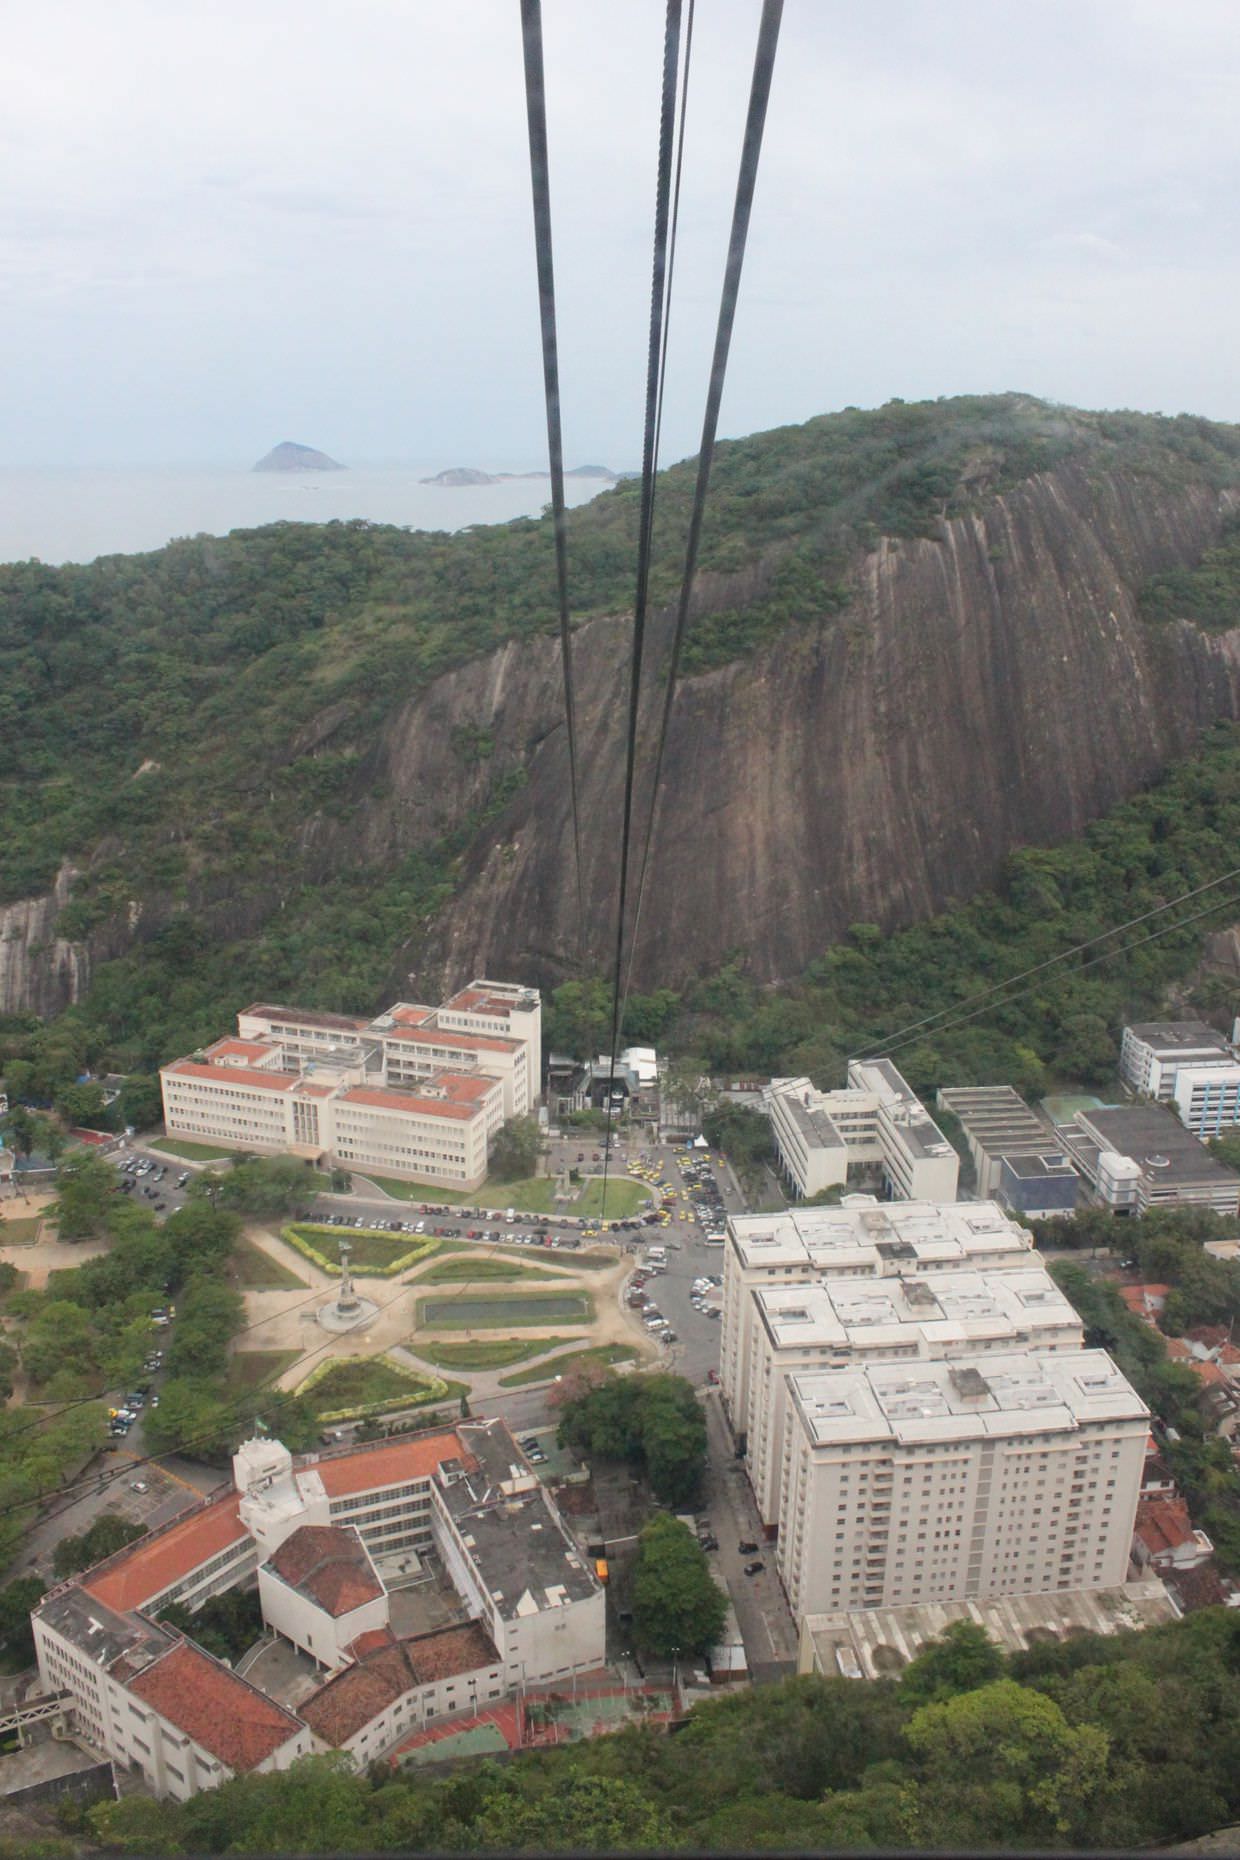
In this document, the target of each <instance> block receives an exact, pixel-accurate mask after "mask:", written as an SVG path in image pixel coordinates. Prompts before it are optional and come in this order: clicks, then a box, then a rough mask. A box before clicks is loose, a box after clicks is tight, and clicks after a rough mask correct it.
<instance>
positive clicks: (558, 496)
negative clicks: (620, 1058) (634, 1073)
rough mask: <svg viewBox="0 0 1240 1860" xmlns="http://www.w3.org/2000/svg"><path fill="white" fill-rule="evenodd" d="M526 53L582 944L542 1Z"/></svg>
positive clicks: (532, 5)
mask: <svg viewBox="0 0 1240 1860" xmlns="http://www.w3.org/2000/svg"><path fill="white" fill-rule="evenodd" d="M521 42H522V46H523V49H524V54H525V110H526V118H527V122H528V125H529V141H530V187H531V191H532V194H533V202H534V250H535V255H536V258H537V262H538V313H539V320H540V322H541V325H542V358H543V399H544V401H545V402H546V408H547V458H548V464H549V468H550V473H551V527H552V533H553V535H554V537H555V578H556V592H557V595H558V600H559V609H560V663H561V666H562V668H563V673H564V721H565V725H566V727H567V733H568V786H569V794H570V799H571V806H572V817H573V863H574V868H575V870H576V874H577V942H578V948H579V949H580V948H581V947H582V945H583V944H584V940H585V922H586V914H585V884H584V880H583V877H582V864H581V810H580V806H579V804H578V791H577V707H576V703H575V701H574V697H573V634H572V626H571V623H570V621H569V614H568V524H567V518H566V516H565V509H564V448H563V440H562V435H561V430H560V363H559V349H558V345H557V342H556V319H555V268H554V264H553V261H552V243H551V171H550V164H549V161H548V157H547V94H546V84H545V80H544V75H543V47H542V4H541V0H521Z"/></svg>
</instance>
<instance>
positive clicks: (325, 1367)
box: [296, 1353, 449, 1421]
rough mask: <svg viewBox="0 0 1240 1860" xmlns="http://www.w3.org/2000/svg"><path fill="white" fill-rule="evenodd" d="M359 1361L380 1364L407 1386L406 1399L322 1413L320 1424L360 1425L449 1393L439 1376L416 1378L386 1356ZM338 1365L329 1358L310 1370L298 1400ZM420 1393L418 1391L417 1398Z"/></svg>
mask: <svg viewBox="0 0 1240 1860" xmlns="http://www.w3.org/2000/svg"><path fill="white" fill-rule="evenodd" d="M362 1360H363V1361H366V1362H374V1363H382V1365H383V1367H384V1368H385V1369H389V1370H391V1372H392V1374H393V1375H395V1376H399V1377H400V1379H401V1380H402V1381H403V1382H407V1383H408V1384H409V1395H408V1398H407V1399H406V1398H405V1397H403V1396H401V1395H387V1396H385V1397H384V1398H383V1399H382V1400H381V1401H367V1402H357V1403H355V1404H354V1405H353V1406H352V1407H349V1408H331V1409H324V1410H322V1411H321V1412H320V1414H319V1416H318V1418H319V1420H320V1421H361V1420H365V1419H366V1417H367V1416H368V1415H372V1414H386V1413H387V1412H388V1411H389V1410H390V1409H392V1408H400V1407H405V1408H413V1407H419V1408H420V1407H422V1406H423V1405H424V1404H425V1403H426V1402H431V1401H442V1400H443V1398H444V1397H445V1395H447V1394H448V1393H449V1388H448V1384H447V1383H446V1382H445V1381H444V1379H443V1377H442V1376H422V1375H419V1374H418V1373H417V1371H416V1370H412V1369H407V1368H406V1367H405V1365H404V1364H403V1363H394V1362H393V1361H392V1359H391V1357H390V1356H388V1355H387V1354H386V1353H381V1354H380V1355H378V1356H373V1357H366V1358H363V1359H362ZM340 1362H341V1359H340V1358H339V1357H329V1358H328V1360H327V1361H326V1362H324V1363H320V1364H319V1365H318V1367H317V1369H312V1370H311V1371H310V1374H309V1375H308V1376H307V1377H306V1379H305V1381H304V1382H302V1383H300V1384H299V1385H298V1388H297V1391H296V1393H297V1395H298V1397H300V1396H302V1395H308V1394H309V1393H310V1392H311V1390H312V1389H314V1388H315V1387H316V1386H317V1385H318V1384H319V1383H320V1382H325V1381H326V1380H327V1378H328V1376H330V1375H331V1373H332V1371H333V1370H335V1369H339V1367H340ZM419 1390H421V1393H420V1394H419V1393H418V1391H419Z"/></svg>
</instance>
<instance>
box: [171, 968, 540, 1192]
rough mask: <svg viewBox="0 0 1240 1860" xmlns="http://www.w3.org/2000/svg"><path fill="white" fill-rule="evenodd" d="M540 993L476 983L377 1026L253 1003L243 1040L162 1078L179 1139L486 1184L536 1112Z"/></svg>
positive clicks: (448, 1182) (243, 1022) (393, 1014)
mask: <svg viewBox="0 0 1240 1860" xmlns="http://www.w3.org/2000/svg"><path fill="white" fill-rule="evenodd" d="M541 1016H542V1008H541V1004H540V1000H539V997H538V994H537V993H536V991H534V990H531V989H522V988H517V987H515V986H509V985H508V984H505V983H500V982H474V983H472V984H471V986H470V987H469V988H468V989H464V990H462V991H461V993H460V994H459V995H454V996H453V997H452V998H451V1000H449V1001H447V1002H445V1003H444V1005H443V1006H442V1007H440V1008H428V1007H419V1006H415V1005H411V1004H410V1003H408V1002H397V1003H396V1005H395V1006H394V1007H392V1008H391V1009H390V1010H389V1011H388V1012H387V1013H386V1014H380V1015H379V1016H377V1018H376V1019H374V1020H369V1021H368V1020H365V1019H360V1018H358V1017H356V1016H350V1015H343V1014H320V1013H314V1012H309V1011H307V1010H305V1009H300V1008H288V1007H275V1006H270V1005H266V1004H262V1003H255V1004H254V1005H253V1006H251V1007H248V1008H246V1009H245V1010H244V1011H243V1012H242V1013H240V1014H239V1015H238V1016H237V1034H236V1036H235V1037H233V1036H230V1037H228V1038H225V1039H222V1040H217V1041H216V1042H215V1044H214V1045H213V1046H211V1047H208V1048H207V1050H206V1051H205V1052H202V1053H197V1054H194V1055H193V1056H191V1057H189V1058H184V1059H178V1060H175V1061H174V1062H173V1063H172V1064H171V1065H169V1066H165V1067H164V1068H163V1069H162V1071H161V1072H160V1084H161V1087H162V1090H163V1100H164V1121H165V1124H166V1127H167V1129H168V1132H169V1134H170V1135H176V1136H183V1137H188V1138H191V1139H198V1140H202V1141H206V1142H210V1143H218V1144H222V1145H227V1146H234V1147H236V1148H241V1149H247V1150H255V1151H258V1152H262V1151H269V1152H270V1151H289V1152H291V1153H292V1154H294V1155H300V1156H304V1157H306V1158H307V1160H312V1161H324V1162H326V1163H328V1164H331V1165H335V1164H338V1165H340V1166H341V1167H343V1168H347V1169H354V1168H356V1169H365V1170H371V1171H374V1172H376V1173H378V1174H382V1175H396V1176H404V1177H408V1178H412V1179H414V1180H417V1181H425V1182H428V1183H442V1184H443V1185H444V1186H446V1187H451V1188H459V1189H470V1188H476V1187H478V1186H479V1184H480V1183H481V1182H482V1181H483V1180H484V1179H485V1176H486V1170H487V1157H488V1153H489V1148H490V1144H491V1141H492V1140H493V1138H494V1136H495V1133H496V1131H497V1130H499V1129H500V1127H501V1125H502V1124H503V1123H504V1122H505V1120H506V1119H508V1118H510V1117H521V1116H525V1115H527V1114H528V1113H529V1112H530V1110H531V1109H532V1108H533V1106H534V1104H535V1102H536V1099H537V1095H538V1086H539V1067H540V1065H541V1052H542V1034H541Z"/></svg>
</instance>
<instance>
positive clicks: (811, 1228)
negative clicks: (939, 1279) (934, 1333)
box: [719, 1195, 1041, 1431]
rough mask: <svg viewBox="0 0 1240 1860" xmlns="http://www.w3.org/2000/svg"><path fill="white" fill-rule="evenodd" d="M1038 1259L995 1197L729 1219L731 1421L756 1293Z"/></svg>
mask: <svg viewBox="0 0 1240 1860" xmlns="http://www.w3.org/2000/svg"><path fill="white" fill-rule="evenodd" d="M1040 1265H1041V1261H1040V1260H1039V1258H1038V1256H1037V1254H1036V1253H1035V1252H1034V1250H1033V1236H1032V1234H1030V1233H1029V1231H1028V1229H1027V1228H1023V1227H1020V1226H1018V1225H1017V1224H1016V1222H1014V1221H1012V1220H1009V1219H1008V1217H1007V1216H1006V1215H1005V1214H1004V1213H1003V1211H1002V1209H1000V1208H999V1207H998V1206H997V1205H996V1203H994V1202H993V1201H967V1202H956V1201H949V1202H947V1203H946V1204H945V1205H937V1204H935V1203H932V1202H927V1201H890V1202H878V1201H876V1200H875V1199H874V1198H873V1196H870V1195H850V1196H848V1197H847V1198H846V1199H845V1201H844V1202H843V1203H842V1204H841V1205H840V1206H839V1207H838V1208H794V1209H791V1210H790V1211H788V1212H787V1213H784V1214H740V1215H733V1216H731V1217H730V1218H729V1220H728V1234H727V1241H726V1244H725V1246H724V1272H723V1318H722V1320H721V1322H720V1326H719V1328H720V1333H721V1335H720V1356H719V1379H720V1384H721V1386H722V1390H723V1396H724V1401H725V1403H726V1405H727V1409H728V1413H729V1415H730V1416H731V1419H732V1425H733V1427H734V1428H735V1429H737V1430H739V1431H743V1430H744V1426H745V1417H746V1416H747V1414H748V1412H749V1391H750V1377H751V1372H752V1363H753V1356H754V1349H755V1341H756V1333H757V1323H758V1318H757V1313H756V1309H755V1306H754V1302H753V1298H752V1294H753V1292H755V1291H757V1290H759V1289H766V1288H770V1287H774V1286H778V1285H787V1284H790V1283H792V1282H794V1281H795V1282H796V1283H798V1284H805V1283H806V1282H812V1281H815V1280H820V1279H843V1278H858V1279H875V1278H899V1277H901V1276H903V1277H922V1276H924V1275H925V1274H926V1273H929V1272H933V1273H945V1272H1001V1271H1004V1270H1007V1269H1008V1268H1010V1267H1013V1266H1017V1267H1026V1266H1031V1267H1035V1268H1037V1267H1040Z"/></svg>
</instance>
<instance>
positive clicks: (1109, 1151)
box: [1059, 1104, 1240, 1214]
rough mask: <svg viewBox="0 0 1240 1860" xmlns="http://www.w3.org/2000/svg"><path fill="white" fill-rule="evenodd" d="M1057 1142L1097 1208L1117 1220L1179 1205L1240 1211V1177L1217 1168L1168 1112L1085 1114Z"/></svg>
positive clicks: (1155, 1108)
mask: <svg viewBox="0 0 1240 1860" xmlns="http://www.w3.org/2000/svg"><path fill="white" fill-rule="evenodd" d="M1059 1137H1060V1140H1061V1142H1062V1143H1063V1146H1064V1148H1065V1150H1066V1151H1067V1152H1068V1154H1069V1155H1070V1156H1071V1158H1072V1160H1073V1161H1074V1162H1075V1164H1076V1165H1077V1168H1078V1169H1079V1170H1080V1172H1081V1174H1082V1175H1083V1176H1084V1177H1085V1179H1086V1181H1087V1182H1089V1184H1090V1186H1091V1187H1092V1188H1093V1190H1094V1193H1095V1195H1096V1196H1097V1198H1098V1200H1099V1201H1101V1202H1102V1203H1103V1204H1104V1206H1107V1207H1110V1208H1113V1209H1114V1210H1115V1211H1116V1212H1117V1213H1124V1212H1132V1213H1137V1214H1144V1213H1146V1212H1147V1211H1148V1210H1149V1209H1150V1208H1155V1207H1166V1206H1177V1205H1187V1206H1193V1207H1206V1208H1212V1209H1213V1210H1214V1212H1215V1213H1216V1214H1235V1213H1237V1211H1240V1175H1237V1174H1236V1171H1235V1170H1234V1169H1228V1168H1226V1167H1225V1166H1224V1165H1223V1164H1222V1163H1218V1162H1215V1160H1214V1158H1213V1157H1212V1156H1211V1155H1210V1152H1209V1151H1208V1150H1207V1149H1206V1147H1205V1145H1204V1144H1203V1143H1201V1142H1199V1141H1198V1139H1197V1138H1196V1137H1195V1136H1193V1135H1192V1133H1191V1131H1188V1130H1186V1129H1185V1128H1184V1126H1183V1124H1182V1123H1181V1122H1180V1120H1179V1119H1178V1118H1177V1117H1176V1116H1175V1115H1174V1114H1173V1113H1172V1112H1171V1111H1169V1110H1167V1109H1166V1108H1165V1107H1164V1106H1162V1105H1155V1104H1138V1105H1122V1106H1116V1107H1106V1108H1103V1109H1100V1110H1089V1111H1080V1112H1078V1113H1077V1116H1076V1119H1075V1122H1074V1123H1072V1124H1065V1125H1063V1126H1062V1127H1061V1129H1060V1131H1059Z"/></svg>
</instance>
